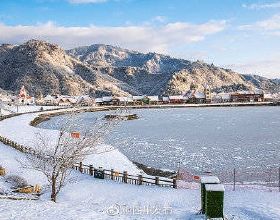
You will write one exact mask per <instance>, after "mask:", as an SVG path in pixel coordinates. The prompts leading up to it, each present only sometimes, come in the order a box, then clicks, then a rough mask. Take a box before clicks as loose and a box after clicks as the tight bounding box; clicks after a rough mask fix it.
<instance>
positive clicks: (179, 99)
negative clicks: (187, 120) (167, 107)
mask: <svg viewBox="0 0 280 220" xmlns="http://www.w3.org/2000/svg"><path fill="white" fill-rule="evenodd" d="M168 98H169V102H170V103H171V104H183V103H185V102H186V98H185V97H184V96H182V95H174V96H169V97H168Z"/></svg>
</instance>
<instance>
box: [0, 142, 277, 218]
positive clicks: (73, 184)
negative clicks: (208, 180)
mask: <svg viewBox="0 0 280 220" xmlns="http://www.w3.org/2000/svg"><path fill="white" fill-rule="evenodd" d="M0 152H1V154H0V161H1V164H2V165H3V166H4V167H6V170H7V173H8V174H18V175H21V176H22V177H24V178H26V179H27V180H28V182H29V183H31V184H36V183H39V184H41V185H44V184H46V182H45V179H44V177H43V176H42V175H41V174H40V173H38V172H36V171H32V170H26V169H24V168H21V165H20V164H19V163H18V162H17V160H18V159H21V160H22V159H23V157H24V156H23V154H22V153H19V152H17V151H16V150H14V149H11V148H10V147H8V146H5V145H3V144H0ZM16 159H17V160H16ZM1 184H2V185H3V184H4V182H3V178H2V177H0V188H1ZM279 204H280V196H279V193H278V192H274V193H273V192H268V191H262V190H259V191H258V190H257V191H255V190H252V191H248V190H246V191H243V190H240V191H235V192H233V191H231V190H226V192H225V214H226V215H227V216H228V217H229V219H238V220H270V219H271V220H272V219H275V220H277V219H280V206H279ZM199 209H200V191H199V190H198V189H172V188H160V187H156V186H135V185H126V184H123V183H116V182H113V181H110V180H97V179H94V178H93V177H91V176H88V175H83V174H80V173H78V172H76V171H73V173H72V176H71V180H70V182H69V183H68V185H66V187H65V188H64V189H63V190H62V192H61V194H60V195H59V197H58V203H56V204H55V203H53V202H50V201H49V193H46V194H44V195H42V196H41V198H40V200H38V201H12V200H6V199H5V200H4V199H0V210H1V212H0V219H1V220H6V219H20V220H22V219H30V220H32V219H34V220H35V219H36V220H37V219H52V220H53V219H203V218H202V217H201V216H196V215H195V214H196V213H197V212H198V210H199ZM147 210H148V211H147ZM147 213H148V214H147Z"/></svg>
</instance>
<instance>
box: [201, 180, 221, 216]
mask: <svg viewBox="0 0 280 220" xmlns="http://www.w3.org/2000/svg"><path fill="white" fill-rule="evenodd" d="M200 183H201V185H200V189H201V213H202V214H205V184H219V183H220V180H219V178H218V177H216V176H201V177H200Z"/></svg>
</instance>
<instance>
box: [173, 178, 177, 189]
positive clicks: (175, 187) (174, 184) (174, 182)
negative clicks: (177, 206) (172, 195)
mask: <svg viewBox="0 0 280 220" xmlns="http://www.w3.org/2000/svg"><path fill="white" fill-rule="evenodd" d="M173 188H174V189H177V180H176V178H174V179H173Z"/></svg>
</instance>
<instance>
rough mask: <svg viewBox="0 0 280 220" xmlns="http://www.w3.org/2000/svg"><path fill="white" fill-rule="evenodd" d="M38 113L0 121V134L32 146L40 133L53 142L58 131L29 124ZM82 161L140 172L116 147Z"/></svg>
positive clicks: (132, 172)
mask: <svg viewBox="0 0 280 220" xmlns="http://www.w3.org/2000/svg"><path fill="white" fill-rule="evenodd" d="M44 113H46V112H44ZM39 114H40V113H30V114H23V115H19V116H16V117H12V118H8V119H6V120H3V121H0V135H2V136H4V137H6V138H9V139H11V140H13V141H15V142H17V143H19V144H22V145H24V146H28V147H33V146H34V145H35V144H36V139H37V138H36V136H37V135H38V134H40V135H42V136H44V137H45V138H46V139H47V140H49V144H50V145H52V144H55V143H56V140H57V138H58V131H55V130H49V129H42V128H36V127H33V126H31V125H30V124H29V123H30V122H31V121H32V120H33V119H34V118H35V117H37V116H38V115H39ZM100 147H102V146H100ZM84 163H85V164H92V165H93V166H95V167H99V166H102V167H104V168H106V169H115V170H118V171H121V172H122V171H128V173H130V174H138V173H140V172H141V171H140V170H139V169H138V168H137V167H136V166H135V165H134V164H133V163H132V162H131V161H130V160H128V158H127V157H126V156H124V155H123V154H122V153H120V151H119V150H118V149H115V150H113V151H109V152H105V153H102V154H93V155H90V156H88V157H87V158H86V159H85V161H84Z"/></svg>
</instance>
